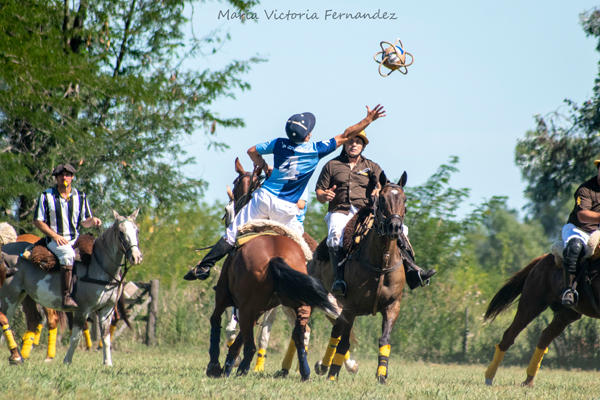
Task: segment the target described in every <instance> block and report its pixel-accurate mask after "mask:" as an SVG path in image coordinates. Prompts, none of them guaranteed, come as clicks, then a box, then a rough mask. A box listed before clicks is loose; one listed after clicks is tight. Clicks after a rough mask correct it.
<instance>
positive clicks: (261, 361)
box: [254, 349, 267, 372]
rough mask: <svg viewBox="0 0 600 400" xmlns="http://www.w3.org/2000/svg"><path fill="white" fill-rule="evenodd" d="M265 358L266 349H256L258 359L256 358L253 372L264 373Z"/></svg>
mask: <svg viewBox="0 0 600 400" xmlns="http://www.w3.org/2000/svg"><path fill="white" fill-rule="evenodd" d="M266 357H267V349H258V357H257V358H256V366H255V367H254V372H265V358H266Z"/></svg>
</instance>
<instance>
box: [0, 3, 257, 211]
mask: <svg viewBox="0 0 600 400" xmlns="http://www.w3.org/2000/svg"><path fill="white" fill-rule="evenodd" d="M193 3H195V1H193V0H163V1H158V2H157V1H154V0H101V1H94V2H91V1H89V0H80V1H78V2H58V1H52V0H45V1H39V0H25V1H15V0H7V1H4V2H2V5H1V8H2V13H0V137H1V138H2V142H1V143H2V144H1V145H0V168H1V169H2V171H4V172H5V173H3V174H2V176H0V188H2V190H0V211H3V213H10V211H11V210H12V209H13V208H14V205H15V204H16V205H17V208H18V216H17V219H25V220H29V219H31V216H32V210H33V208H34V207H35V199H36V197H37V196H39V193H40V192H41V191H42V190H44V189H45V188H47V187H49V186H52V185H53V184H54V182H53V180H52V177H51V176H50V172H51V171H52V168H53V167H54V166H56V165H57V164H59V163H62V162H69V163H71V164H73V165H75V166H78V173H77V182H76V186H77V187H78V188H81V189H83V190H84V191H85V192H87V193H88V194H89V195H90V201H91V206H92V208H93V209H94V210H95V211H96V212H97V213H99V214H100V215H104V216H105V215H106V214H105V213H106V211H107V210H108V209H110V208H116V209H118V210H119V211H121V212H125V210H132V209H133V208H135V207H137V206H150V207H153V208H157V209H159V210H163V211H164V210H166V209H168V208H170V207H171V205H173V204H180V203H188V202H194V201H196V200H197V198H198V196H199V195H200V194H201V193H202V189H203V187H204V182H202V181H199V180H195V179H190V178H187V177H185V176H184V175H183V174H182V173H181V168H182V167H183V166H185V165H188V164H190V163H192V162H194V159H193V157H188V156H187V155H186V153H185V151H184V149H183V148H182V147H181V145H180V144H179V143H180V139H181V138H182V136H183V135H189V134H191V133H193V132H194V131H196V130H203V131H204V132H205V134H206V138H207V139H208V140H209V142H210V145H209V147H215V148H217V149H218V148H221V147H223V146H225V144H224V143H220V142H218V141H216V136H215V135H216V133H217V132H218V128H220V127H229V128H236V127H243V126H244V123H243V121H242V120H241V119H239V118H221V117H220V116H219V115H217V114H215V113H213V112H212V111H211V105H212V104H213V103H214V102H215V101H216V100H218V99H220V98H223V97H233V93H234V91H236V90H242V91H244V90H248V89H250V85H249V84H248V83H246V82H244V81H242V80H241V79H240V75H241V74H244V73H246V72H247V71H248V70H249V68H250V65H251V64H253V63H256V62H259V61H261V59H259V58H251V59H250V60H247V61H239V60H234V61H232V62H231V63H229V65H227V66H226V67H225V68H223V69H222V70H219V71H211V70H208V69H205V70H202V67H201V66H200V69H199V70H187V69H185V68H184V67H182V62H183V60H184V59H186V58H190V57H195V56H197V55H199V54H201V52H202V51H204V50H206V48H207V47H208V48H212V49H213V50H214V51H216V48H217V45H219V46H220V43H221V42H222V41H223V40H224V39H223V38H222V37H219V35H218V34H217V33H215V32H213V33H209V34H208V35H207V36H206V37H204V38H202V39H198V38H195V37H194V38H193V39H192V41H191V43H185V42H184V28H185V27H186V26H187V24H188V23H189V21H188V20H187V19H186V17H185V14H184V7H185V6H186V5H190V4H193ZM229 4H230V5H231V6H232V7H233V8H234V9H236V10H240V11H246V10H248V9H250V8H251V7H252V6H253V5H255V4H256V2H255V1H248V2H241V1H237V0H235V1H230V2H229Z"/></svg>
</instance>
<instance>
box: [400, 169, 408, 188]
mask: <svg viewBox="0 0 600 400" xmlns="http://www.w3.org/2000/svg"><path fill="white" fill-rule="evenodd" d="M407 180H408V174H407V173H406V171H404V173H403V174H402V176H401V177H400V180H399V181H398V186H400V187H402V188H403V187H404V185H406V181H407Z"/></svg>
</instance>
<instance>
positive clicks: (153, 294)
mask: <svg viewBox="0 0 600 400" xmlns="http://www.w3.org/2000/svg"><path fill="white" fill-rule="evenodd" d="M157 317H158V279H154V280H153V281H152V282H150V304H149V305H148V322H147V325H146V345H148V346H156V319H157Z"/></svg>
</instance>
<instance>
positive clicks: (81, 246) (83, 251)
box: [5, 233, 95, 273]
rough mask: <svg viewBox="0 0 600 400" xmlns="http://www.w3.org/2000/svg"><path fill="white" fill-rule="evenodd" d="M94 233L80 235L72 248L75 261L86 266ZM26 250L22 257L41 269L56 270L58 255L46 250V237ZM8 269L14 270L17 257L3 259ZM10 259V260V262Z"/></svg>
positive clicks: (92, 246) (90, 258)
mask: <svg viewBox="0 0 600 400" xmlns="http://www.w3.org/2000/svg"><path fill="white" fill-rule="evenodd" d="M94 240H95V239H94V235H92V234H91V233H87V234H84V235H80V236H79V237H78V238H77V240H76V241H75V243H74V244H73V249H74V250H75V259H76V261H81V262H82V263H83V265H85V266H86V267H87V266H89V265H90V264H91V262H92V251H93V249H94ZM29 248H31V250H29ZM29 248H28V249H27V250H26V251H24V252H23V254H22V257H24V258H25V259H27V260H29V261H31V262H32V263H33V264H35V265H37V266H38V267H40V268H41V269H43V270H44V271H47V272H54V271H58V270H59V267H60V262H59V260H58V257H56V255H54V253H52V252H51V251H50V250H48V247H47V243H46V239H45V238H44V239H40V240H38V241H37V242H35V243H34V244H33V245H32V246H30V247H29ZM5 261H6V264H7V266H8V268H9V270H10V271H12V272H13V273H14V272H16V262H17V261H18V259H17V258H13V259H12V260H8V259H7V260H5ZM11 261H12V262H11Z"/></svg>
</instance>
